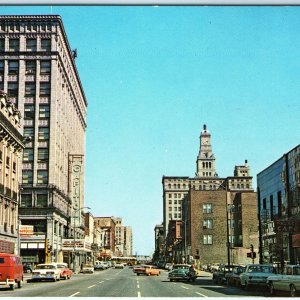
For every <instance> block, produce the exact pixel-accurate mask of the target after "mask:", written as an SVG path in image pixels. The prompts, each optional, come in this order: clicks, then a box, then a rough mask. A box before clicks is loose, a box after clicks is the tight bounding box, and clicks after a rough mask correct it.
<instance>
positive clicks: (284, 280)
mask: <svg viewBox="0 0 300 300" xmlns="http://www.w3.org/2000/svg"><path fill="white" fill-rule="evenodd" d="M267 283H268V285H269V288H270V294H271V295H275V293H276V292H290V296H291V297H296V295H297V294H298V292H299V291H300V265H287V266H285V267H284V270H283V273H282V274H276V275H271V276H269V277H268V279H267Z"/></svg>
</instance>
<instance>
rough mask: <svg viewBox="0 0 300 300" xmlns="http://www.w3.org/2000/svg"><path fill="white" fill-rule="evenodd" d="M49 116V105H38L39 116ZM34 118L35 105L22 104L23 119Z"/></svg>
mask: <svg viewBox="0 0 300 300" xmlns="http://www.w3.org/2000/svg"><path fill="white" fill-rule="evenodd" d="M49 117H50V107H49V105H40V106H39V118H49ZM34 118H35V106H34V105H24V119H25V120H33V119H34Z"/></svg>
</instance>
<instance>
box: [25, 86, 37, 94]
mask: <svg viewBox="0 0 300 300" xmlns="http://www.w3.org/2000/svg"><path fill="white" fill-rule="evenodd" d="M34 95H35V83H25V96H27V97H29V96H34Z"/></svg>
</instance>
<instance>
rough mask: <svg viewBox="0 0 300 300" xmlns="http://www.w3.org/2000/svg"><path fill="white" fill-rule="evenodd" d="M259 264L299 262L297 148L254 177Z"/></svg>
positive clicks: (299, 168)
mask: <svg viewBox="0 0 300 300" xmlns="http://www.w3.org/2000/svg"><path fill="white" fill-rule="evenodd" d="M257 199H258V208H259V220H260V224H259V225H260V226H259V228H260V235H259V236H260V262H261V263H272V264H277V265H278V267H279V268H283V266H284V264H285V263H290V264H299V263H300V145H298V146H296V147H295V148H293V149H292V150H290V151H289V152H287V153H286V154H284V155H282V156H281V157H280V158H279V159H278V160H277V161H275V162H274V163H272V164H271V165H270V166H268V167H267V168H265V169H264V170H263V171H261V172H260V173H258V175H257Z"/></svg>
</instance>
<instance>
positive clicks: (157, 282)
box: [0, 267, 269, 297]
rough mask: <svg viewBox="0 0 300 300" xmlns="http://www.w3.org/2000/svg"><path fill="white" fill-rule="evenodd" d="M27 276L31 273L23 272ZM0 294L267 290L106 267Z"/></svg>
mask: <svg viewBox="0 0 300 300" xmlns="http://www.w3.org/2000/svg"><path fill="white" fill-rule="evenodd" d="M25 276H27V279H29V278H31V275H25ZM0 295H1V297H40V296H43V297H251V296H264V297H267V296H269V292H268V289H259V290H258V289H255V288H253V289H251V290H250V291H244V290H242V289H240V288H236V287H231V286H227V285H218V284H215V283H214V282H213V280H212V275H211V273H208V272H201V273H200V276H199V277H198V278H197V279H196V281H195V283H186V282H170V281H169V280H168V272H167V271H165V270H161V274H160V276H136V274H134V273H133V272H132V269H131V268H129V267H125V268H124V269H121V270H120V269H112V268H111V269H107V270H104V271H99V272H95V273H93V274H75V275H73V276H72V278H71V280H61V281H58V282H33V283H29V282H26V278H25V280H24V285H23V287H22V288H21V289H15V290H14V291H11V290H8V289H7V290H5V289H2V291H1V294H0Z"/></svg>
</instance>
